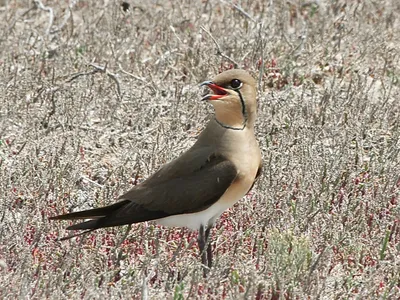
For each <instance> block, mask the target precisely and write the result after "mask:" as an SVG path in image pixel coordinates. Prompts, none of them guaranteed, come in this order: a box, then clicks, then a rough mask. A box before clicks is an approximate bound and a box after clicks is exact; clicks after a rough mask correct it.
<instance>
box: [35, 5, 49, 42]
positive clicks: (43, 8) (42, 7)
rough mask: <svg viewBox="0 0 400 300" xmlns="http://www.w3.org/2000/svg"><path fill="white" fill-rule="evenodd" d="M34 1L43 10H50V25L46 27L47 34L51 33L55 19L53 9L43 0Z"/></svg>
mask: <svg viewBox="0 0 400 300" xmlns="http://www.w3.org/2000/svg"><path fill="white" fill-rule="evenodd" d="M33 2H34V3H35V4H36V6H37V7H38V8H40V9H41V10H44V11H47V12H49V25H48V26H47V29H46V35H48V34H49V33H50V28H51V26H53V20H54V13H53V9H52V8H51V7H50V6H44V5H43V3H42V1H41V0H33Z"/></svg>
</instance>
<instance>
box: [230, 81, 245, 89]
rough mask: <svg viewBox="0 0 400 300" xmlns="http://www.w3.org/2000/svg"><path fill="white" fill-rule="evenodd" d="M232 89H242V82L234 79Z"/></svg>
mask: <svg viewBox="0 0 400 300" xmlns="http://www.w3.org/2000/svg"><path fill="white" fill-rule="evenodd" d="M231 87H232V88H234V89H235V90H236V89H240V88H241V87H242V82H241V81H240V80H239V79H232V81H231Z"/></svg>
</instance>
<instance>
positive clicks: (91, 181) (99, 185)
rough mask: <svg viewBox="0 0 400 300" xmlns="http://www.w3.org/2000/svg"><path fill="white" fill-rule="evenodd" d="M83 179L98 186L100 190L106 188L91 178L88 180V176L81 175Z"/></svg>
mask: <svg viewBox="0 0 400 300" xmlns="http://www.w3.org/2000/svg"><path fill="white" fill-rule="evenodd" d="M81 179H82V180H83V181H86V182H89V183H91V184H94V185H95V186H97V187H99V188H104V186H103V185H101V184H99V183H97V182H96V181H93V180H92V179H90V178H88V177H86V176H84V175H81Z"/></svg>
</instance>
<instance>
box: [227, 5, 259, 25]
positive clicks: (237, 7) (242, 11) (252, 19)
mask: <svg viewBox="0 0 400 300" xmlns="http://www.w3.org/2000/svg"><path fill="white" fill-rule="evenodd" d="M232 6H233V7H234V8H235V9H236V10H237V11H239V12H240V13H241V14H242V15H244V16H245V17H246V18H248V19H250V20H251V21H253V22H254V23H257V21H256V20H255V19H254V18H253V17H252V16H250V15H249V14H248V13H247V12H245V11H244V10H243V8H242V7H241V6H239V5H237V4H233V3H232Z"/></svg>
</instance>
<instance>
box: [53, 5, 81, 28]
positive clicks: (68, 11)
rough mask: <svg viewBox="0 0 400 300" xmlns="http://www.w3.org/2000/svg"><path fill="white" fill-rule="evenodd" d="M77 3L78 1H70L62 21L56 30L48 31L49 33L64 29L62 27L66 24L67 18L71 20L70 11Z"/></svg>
mask: <svg viewBox="0 0 400 300" xmlns="http://www.w3.org/2000/svg"><path fill="white" fill-rule="evenodd" d="M77 2H78V1H74V0H72V1H70V4H69V5H68V9H67V13H66V14H65V16H64V19H63V20H62V22H61V24H60V25H59V26H58V27H57V28H56V29H54V30H52V31H50V33H56V32H58V31H60V30H62V29H63V28H64V26H65V25H66V24H67V22H68V20H69V18H71V15H72V9H73V8H74V6H75V4H76V3H77Z"/></svg>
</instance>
